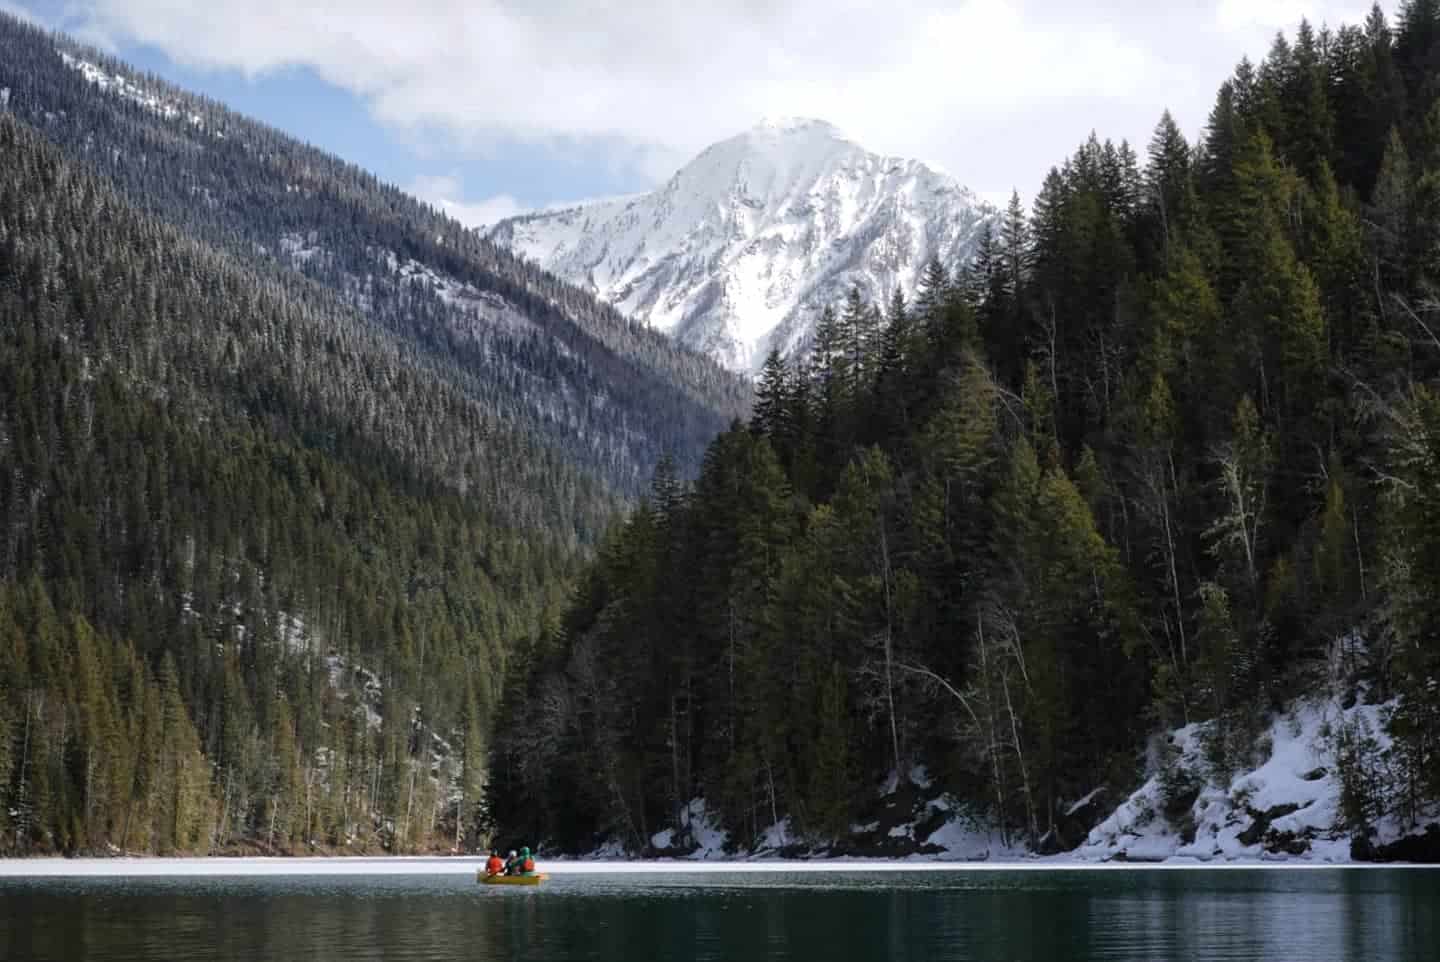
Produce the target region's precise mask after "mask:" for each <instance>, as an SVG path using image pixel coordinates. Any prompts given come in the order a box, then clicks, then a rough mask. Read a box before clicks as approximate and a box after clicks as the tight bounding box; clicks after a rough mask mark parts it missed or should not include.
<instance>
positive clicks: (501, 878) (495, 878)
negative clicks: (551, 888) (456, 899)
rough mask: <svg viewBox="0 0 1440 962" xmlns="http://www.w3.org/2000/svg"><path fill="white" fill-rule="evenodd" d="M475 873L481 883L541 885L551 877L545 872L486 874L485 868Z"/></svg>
mask: <svg viewBox="0 0 1440 962" xmlns="http://www.w3.org/2000/svg"><path fill="white" fill-rule="evenodd" d="M475 875H476V877H477V878H478V879H479V880H480V884H481V885H539V884H540V883H541V882H543V881H545V880H546V879H547V878H549V877H550V876H548V875H546V874H545V873H543V872H540V873H538V874H535V875H486V874H485V870H484V869H481V870H480V871H478V872H476V873H475Z"/></svg>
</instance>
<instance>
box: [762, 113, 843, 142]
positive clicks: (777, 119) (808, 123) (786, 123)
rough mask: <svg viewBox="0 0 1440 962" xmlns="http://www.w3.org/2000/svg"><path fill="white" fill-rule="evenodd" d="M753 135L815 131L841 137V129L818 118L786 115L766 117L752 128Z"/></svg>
mask: <svg viewBox="0 0 1440 962" xmlns="http://www.w3.org/2000/svg"><path fill="white" fill-rule="evenodd" d="M750 130H751V132H752V133H794V132H797V131H813V132H817V133H826V134H831V135H832V136H836V137H838V136H840V129H839V128H838V127H836V126H835V125H834V124H832V123H830V122H829V121H828V120H820V119H818V118H816V117H795V116H789V115H784V114H774V115H770V116H766V117H764V118H762V119H761V120H760V122H759V123H758V124H756V125H755V126H754V127H752V128H750Z"/></svg>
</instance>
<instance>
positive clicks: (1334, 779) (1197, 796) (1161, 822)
mask: <svg viewBox="0 0 1440 962" xmlns="http://www.w3.org/2000/svg"><path fill="white" fill-rule="evenodd" d="M1385 707H1386V706H1380V705H1355V706H1353V707H1350V708H1344V707H1342V706H1341V704H1340V703H1339V702H1338V701H1336V700H1335V699H1333V698H1332V699H1310V700H1304V701H1301V702H1298V703H1296V705H1295V706H1294V707H1293V708H1292V709H1291V710H1290V711H1289V712H1287V713H1286V714H1284V715H1282V716H1280V717H1279V718H1277V719H1276V720H1275V721H1274V722H1273V723H1272V724H1271V725H1270V727H1269V729H1268V731H1267V733H1266V735H1265V737H1264V738H1263V739H1262V744H1264V743H1265V742H1268V743H1269V745H1270V749H1269V752H1268V757H1267V758H1266V759H1265V760H1264V762H1263V763H1261V764H1260V765H1258V766H1257V767H1256V768H1255V769H1254V770H1252V771H1245V772H1241V773H1239V774H1237V775H1235V776H1234V777H1233V778H1230V779H1228V780H1226V781H1224V782H1223V783H1217V782H1216V781H1215V780H1214V779H1212V778H1210V777H1208V776H1207V774H1206V773H1207V772H1208V767H1209V766H1208V764H1207V762H1206V760H1205V758H1204V755H1203V749H1202V739H1203V735H1204V733H1205V727H1206V724H1196V725H1188V726H1186V727H1184V728H1181V729H1178V730H1176V731H1175V732H1173V733H1171V735H1170V736H1169V740H1170V743H1171V745H1172V746H1173V747H1174V749H1175V751H1176V758H1175V761H1174V769H1172V772H1178V778H1177V777H1176V776H1175V775H1172V786H1171V791H1172V792H1173V791H1174V790H1175V789H1174V782H1175V781H1179V782H1180V783H1181V784H1189V785H1191V786H1193V787H1191V788H1189V789H1188V790H1187V791H1185V792H1183V793H1182V797H1181V798H1180V799H1178V802H1179V803H1180V806H1179V807H1180V809H1181V810H1179V811H1177V799H1175V798H1173V797H1170V798H1167V793H1166V785H1165V778H1164V776H1163V775H1162V773H1160V772H1156V773H1155V774H1153V775H1152V776H1151V777H1150V779H1149V780H1148V781H1146V782H1145V784H1144V785H1142V786H1141V787H1140V789H1139V790H1137V791H1136V792H1135V793H1134V794H1133V795H1131V796H1130V797H1129V798H1128V799H1126V800H1125V801H1124V802H1123V803H1122V804H1121V805H1120V806H1119V807H1118V808H1116V809H1115V811H1114V812H1113V813H1112V814H1111V815H1110V817H1109V818H1107V819H1105V820H1104V821H1103V822H1101V823H1100V824H1099V825H1097V826H1096V827H1095V828H1094V829H1093V830H1092V831H1091V832H1090V835H1089V837H1088V838H1087V839H1086V840H1085V843H1084V844H1083V845H1082V846H1081V847H1080V849H1079V850H1078V851H1077V852H1076V853H1075V855H1076V856H1077V857H1079V858H1090V859H1127V860H1158V859H1168V858H1187V859H1197V860H1200V861H1210V860H1251V861H1254V860H1261V859H1275V858H1287V859H1301V860H1306V861H1317V862H1345V861H1349V859H1350V837H1349V834H1348V833H1347V832H1346V831H1345V830H1344V828H1343V825H1342V824H1341V823H1342V819H1341V817H1340V810H1339V799H1340V782H1339V778H1338V776H1337V775H1336V773H1335V771H1334V759H1333V757H1332V756H1331V752H1330V749H1329V748H1328V747H1327V743H1326V736H1327V733H1328V732H1329V731H1331V730H1332V729H1333V728H1334V727H1335V726H1337V725H1339V724H1342V723H1355V722H1359V721H1361V720H1362V719H1363V721H1364V722H1365V723H1367V724H1368V726H1369V728H1370V730H1371V731H1374V732H1377V733H1379V732H1383V729H1384V726H1383V724H1382V723H1381V715H1382V713H1383V712H1384V710H1385ZM1192 794H1193V801H1189V798H1190V796H1191V795H1192ZM1187 801H1189V804H1188V806H1186V805H1184V803H1185V802H1187ZM1167 807H1168V808H1169V809H1170V811H1169V813H1168V815H1167V811H1166V809H1167Z"/></svg>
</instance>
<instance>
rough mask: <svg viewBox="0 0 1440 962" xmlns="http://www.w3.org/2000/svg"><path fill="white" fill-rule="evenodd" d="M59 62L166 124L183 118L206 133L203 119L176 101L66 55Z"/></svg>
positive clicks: (92, 64) (88, 62)
mask: <svg viewBox="0 0 1440 962" xmlns="http://www.w3.org/2000/svg"><path fill="white" fill-rule="evenodd" d="M60 60H61V61H62V62H63V63H64V64H65V66H67V67H70V68H71V69H72V70H76V71H79V73H80V75H81V76H82V77H84V78H85V79H86V80H88V81H90V82H91V83H92V84H94V85H95V86H97V87H99V88H100V89H101V90H105V91H109V92H112V93H114V94H116V95H117V96H119V97H120V98H121V99H123V100H128V101H130V102H131V103H134V104H139V105H140V106H141V107H144V108H145V109H146V110H148V111H150V112H151V113H153V114H156V115H158V116H160V117H163V118H165V119H166V120H176V119H179V118H181V117H184V119H185V121H186V122H187V123H188V124H189V125H190V126H192V127H195V128H197V129H198V130H200V131H202V132H203V131H204V130H205V118H204V117H202V116H200V115H199V114H197V113H193V112H192V113H188V114H187V113H186V112H185V111H183V110H182V109H181V108H180V107H178V106H176V104H175V103H174V102H173V101H170V100H165V99H163V98H161V97H158V96H156V95H155V94H153V93H151V92H149V91H147V90H145V88H143V87H141V86H139V85H138V84H135V83H132V82H130V81H129V80H128V79H126V78H125V77H123V76H121V75H120V74H112V73H109V72H107V71H106V70H105V69H104V68H102V67H100V66H99V65H98V64H94V63H91V62H90V61H88V60H82V59H80V58H79V57H75V56H71V55H70V54H68V53H65V52H63V51H61V53H60ZM217 136H218V134H217Z"/></svg>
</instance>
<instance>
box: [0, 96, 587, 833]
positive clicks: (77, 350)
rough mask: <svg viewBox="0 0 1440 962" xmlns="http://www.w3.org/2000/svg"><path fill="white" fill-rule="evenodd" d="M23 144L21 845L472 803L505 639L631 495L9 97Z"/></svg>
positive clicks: (5, 573)
mask: <svg viewBox="0 0 1440 962" xmlns="http://www.w3.org/2000/svg"><path fill="white" fill-rule="evenodd" d="M0 157H3V158H4V163H3V165H0V392H3V396H4V397H5V398H6V403H5V405H4V407H3V409H0V464H3V466H4V470H3V474H0V518H3V519H4V535H3V539H0V772H3V773H4V781H3V782H0V792H3V793H4V800H5V804H4V805H3V806H0V831H3V835H0V838H3V840H4V846H5V848H6V849H7V850H12V851H14V850H18V851H21V852H24V851H31V850H37V849H39V850H44V849H50V848H59V849H63V850H76V849H80V850H86V849H92V850H93V849H96V848H99V847H100V846H102V845H105V844H110V845H114V846H118V847H120V848H123V849H125V850H133V851H162V852H163V851H204V850H206V849H208V848H210V847H212V846H221V847H223V846H227V845H230V844H232V843H237V842H241V841H251V842H259V843H263V844H266V845H274V846H277V847H280V848H282V849H289V848H290V847H291V846H292V845H293V846H300V845H301V844H302V843H307V842H310V841H312V840H314V841H316V842H318V843H319V844H322V845H343V844H345V843H346V842H347V841H351V840H353V841H354V842H355V843H356V844H359V845H362V846H371V845H377V844H385V845H389V846H392V847H399V848H408V847H412V846H414V845H418V844H423V843H425V842H426V841H427V840H428V839H429V837H430V835H431V832H432V830H433V829H434V828H435V824H434V822H435V819H436V817H437V811H438V815H439V816H440V817H448V818H449V819H450V821H451V824H452V826H453V821H454V815H455V811H456V804H455V803H456V801H457V800H459V799H460V796H461V795H462V793H463V802H462V804H461V806H460V811H461V813H462V816H463V819H464V822H463V823H462V828H461V830H462V831H464V828H465V826H467V825H470V826H473V820H474V807H475V804H476V803H477V802H478V791H479V784H480V783H479V779H480V771H481V768H480V762H479V761H478V759H480V758H483V751H484V737H485V734H486V732H487V731H488V720H489V715H490V712H491V710H492V708H493V705H494V704H495V702H496V701H497V699H498V694H499V682H500V679H501V678H502V677H503V669H504V664H505V658H506V651H507V646H508V645H509V644H510V643H511V642H513V641H514V640H515V639H519V638H523V637H525V636H526V635H528V634H530V633H532V632H533V631H534V630H535V626H537V625H538V624H539V623H540V621H541V618H542V616H543V614H544V612H545V610H546V609H547V608H548V607H550V606H552V605H554V604H556V603H557V602H558V601H559V600H560V599H561V598H563V595H564V589H565V584H566V583H567V580H568V578H569V577H570V575H571V570H572V569H571V566H572V564H573V560H572V559H574V558H575V557H576V554H575V547H574V546H575V543H576V540H577V539H578V538H581V537H583V536H584V533H585V532H586V531H589V530H594V529H596V528H597V527H598V526H600V525H601V524H602V523H603V521H604V519H605V517H606V516H607V515H608V514H609V513H610V512H611V511H613V510H614V506H615V503H614V501H613V500H612V499H611V497H610V496H608V495H607V494H606V493H605V492H604V489H603V488H602V487H600V486H598V485H597V484H596V483H595V482H592V481H587V480H585V479H583V478H582V477H581V476H579V475H577V474H576V473H575V471H574V470H573V469H572V468H570V467H569V466H568V465H566V464H565V463H564V462H563V461H562V460H560V459H558V458H557V457H556V456H555V455H553V454H550V453H547V452H546V450H545V449H544V448H543V447H538V446H536V444H535V443H534V442H533V441H531V440H527V439H526V438H525V437H523V436H521V435H519V434H517V433H516V432H515V431H514V430H513V429H512V428H510V427H507V426H506V425H504V424H503V423H501V422H500V421H498V420H497V419H496V418H495V417H493V416H492V415H490V414H488V413H487V412H486V411H485V410H484V409H483V407H482V406H481V405H480V404H478V403H477V402H475V401H474V400H471V399H468V398H467V397H466V396H465V394H464V391H463V390H462V389H461V388H459V387H457V386H456V385H454V384H453V383H450V382H449V381H447V380H446V379H445V378H442V377H440V376H437V375H436V374H435V373H433V372H432V371H429V370H428V369H427V367H426V365H425V364H424V363H423V361H422V359H421V358H420V357H419V356H418V355H419V352H418V351H417V350H415V349H414V348H413V347H411V346H410V345H407V344H405V343H404V342H403V341H401V340H399V339H397V338H396V337H395V336H394V335H391V334H387V333H384V332H380V331H377V330H374V329H373V328H370V327H369V326H368V325H366V324H364V323H363V322H362V320H361V319H360V318H358V317H355V316H351V315H349V314H348V313H347V311H346V309H345V308H343V307H342V306H340V305H338V304H336V303H335V302H334V300H333V298H332V297H331V296H330V295H329V294H328V293H326V292H325V291H323V290H322V289H320V288H318V287H317V286H316V285H314V284H313V283H311V282H309V281H306V280H304V279H303V278H300V277H297V276H295V275H293V274H290V273H288V272H284V271H281V270H278V269H277V270H269V271H264V272H256V271H254V270H252V269H248V268H246V267H243V266H241V265H240V264H237V263H236V261H235V260H234V259H233V258H230V257H228V256H227V255H225V254H223V253H220V252H217V251H215V250H214V249H213V248H210V247H207V246H206V245H204V244H201V243H198V242H195V241H193V240H191V239H189V238H187V237H185V236H184V235H183V234H182V233H181V232H179V231H178V230H176V229H174V228H172V227H171V226H169V225H167V224H163V223H161V222H159V221H157V220H155V219H153V218H151V217H148V216H146V215H143V214H141V213H139V212H136V211H135V210H133V209H132V208H130V207H129V206H127V204H126V203H125V202H124V200H122V199H121V198H119V197H118V196H117V195H116V194H115V193H114V192H113V191H112V190H111V189H110V188H109V187H108V186H107V185H106V184H105V183H104V182H103V181H101V180H100V179H98V178H97V177H95V176H94V175H93V174H90V173H88V172H86V171H83V170H81V169H78V168H77V167H75V166H74V165H72V164H69V163H67V162H66V161H64V160H63V159H62V158H60V157H59V156H58V155H57V152H56V151H55V150H54V149H53V148H52V147H50V146H48V145H46V144H44V143H43V142H42V140H41V139H40V138H39V136H38V135H36V134H35V133H34V132H32V131H30V130H28V129H27V128H26V127H25V126H24V125H22V124H20V123H19V122H17V121H16V120H15V119H14V118H12V117H9V116H5V115H0ZM432 771H433V773H434V774H435V775H436V777H437V778H438V779H439V781H438V787H437V783H436V782H434V781H432V779H430V778H429V777H427V776H429V775H430V774H432ZM437 790H443V791H445V792H447V793H453V794H454V795H455V796H456V798H454V799H447V800H446V801H444V803H441V804H437V799H436V797H435V794H436V792H437ZM447 831H451V832H453V827H452V829H449V830H447Z"/></svg>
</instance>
